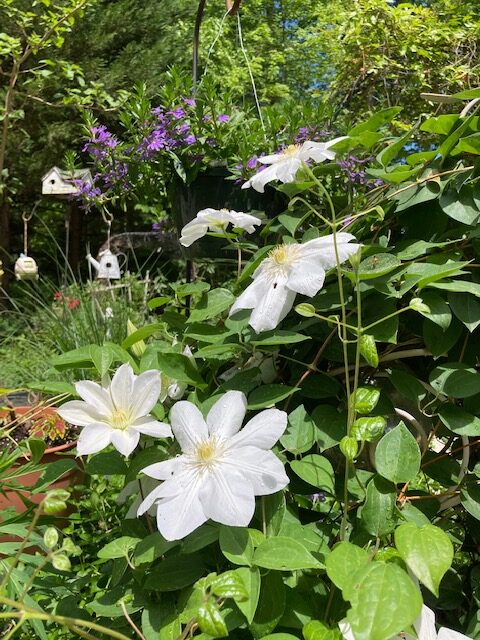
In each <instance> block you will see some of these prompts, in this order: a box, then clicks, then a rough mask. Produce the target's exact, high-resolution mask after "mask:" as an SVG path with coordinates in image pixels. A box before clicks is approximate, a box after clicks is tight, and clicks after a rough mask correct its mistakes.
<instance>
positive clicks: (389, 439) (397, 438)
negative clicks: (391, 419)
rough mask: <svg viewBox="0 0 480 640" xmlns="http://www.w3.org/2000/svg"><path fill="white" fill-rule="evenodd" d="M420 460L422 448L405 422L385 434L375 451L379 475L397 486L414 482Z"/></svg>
mask: <svg viewBox="0 0 480 640" xmlns="http://www.w3.org/2000/svg"><path fill="white" fill-rule="evenodd" d="M420 460H421V453H420V447H419V446H418V443H417V441H416V440H415V438H414V436H413V435H412V434H411V433H410V431H409V430H408V429H407V427H406V426H405V424H404V423H403V422H400V423H399V424H398V425H397V426H396V427H395V428H394V429H392V430H391V431H389V432H388V433H387V434H385V435H384V436H383V438H382V439H381V440H380V442H379V443H378V445H377V448H376V450H375V466H376V468H377V471H378V473H379V474H380V475H381V476H383V477H384V478H386V479H387V480H391V482H394V483H395V484H396V483H398V482H408V481H410V480H413V479H414V478H415V476H416V475H417V473H418V472H419V470H420Z"/></svg>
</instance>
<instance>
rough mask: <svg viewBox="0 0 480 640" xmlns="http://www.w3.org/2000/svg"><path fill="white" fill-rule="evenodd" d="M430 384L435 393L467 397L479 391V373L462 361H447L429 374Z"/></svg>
mask: <svg viewBox="0 0 480 640" xmlns="http://www.w3.org/2000/svg"><path fill="white" fill-rule="evenodd" d="M430 384H431V385H432V387H433V388H434V389H435V391H436V392H437V393H443V394H444V395H446V396H451V397H452V398H468V397H469V396H473V395H476V394H477V393H480V375H479V374H478V373H477V372H476V371H475V369H474V368H473V367H469V366H468V365H466V364H463V363H462V362H447V363H445V364H442V365H440V366H438V367H435V369H434V370H433V371H432V372H431V374H430Z"/></svg>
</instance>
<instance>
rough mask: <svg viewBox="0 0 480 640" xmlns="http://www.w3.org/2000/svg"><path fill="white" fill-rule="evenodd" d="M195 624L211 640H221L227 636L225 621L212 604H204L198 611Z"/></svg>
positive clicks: (216, 607)
mask: <svg viewBox="0 0 480 640" xmlns="http://www.w3.org/2000/svg"><path fill="white" fill-rule="evenodd" d="M197 623H198V626H199V627H200V630H201V631H202V632H203V633H207V634H208V635H209V636H211V637H212V638H223V637H224V636H227V635H228V629H227V625H226V624H225V620H224V619H223V616H222V614H221V612H220V609H219V608H218V606H217V605H216V604H215V603H214V602H211V601H209V602H206V603H205V604H204V605H202V606H201V607H200V608H199V609H198V612H197Z"/></svg>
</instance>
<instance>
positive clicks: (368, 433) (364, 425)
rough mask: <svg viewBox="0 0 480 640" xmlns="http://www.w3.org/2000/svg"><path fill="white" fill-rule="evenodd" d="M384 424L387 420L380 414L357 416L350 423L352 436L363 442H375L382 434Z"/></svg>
mask: <svg viewBox="0 0 480 640" xmlns="http://www.w3.org/2000/svg"><path fill="white" fill-rule="evenodd" d="M386 424H387V422H386V420H385V418H383V417H382V416H373V417H371V418H357V419H356V420H355V422H354V423H353V424H352V430H351V435H352V438H356V439H357V440H360V441H365V442H375V441H376V440H378V439H379V438H380V437H381V436H382V434H383V432H384V430H385V426H386Z"/></svg>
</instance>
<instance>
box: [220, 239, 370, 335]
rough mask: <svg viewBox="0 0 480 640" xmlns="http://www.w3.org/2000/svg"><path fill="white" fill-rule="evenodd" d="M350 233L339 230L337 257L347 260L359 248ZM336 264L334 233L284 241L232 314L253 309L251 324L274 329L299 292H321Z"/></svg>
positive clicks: (257, 327) (255, 327) (254, 279)
mask: <svg viewBox="0 0 480 640" xmlns="http://www.w3.org/2000/svg"><path fill="white" fill-rule="evenodd" d="M354 239H355V238H354V236H352V234H351V233H337V234H336V244H337V252H338V259H339V261H340V263H342V262H344V261H345V260H347V258H349V257H350V256H352V255H353V254H354V253H356V252H357V251H358V248H359V247H360V245H359V244H354V243H350V240H354ZM336 263H337V260H336V255H335V248H334V242H333V235H329V236H324V237H323V238H315V239H314V240H309V242H306V243H305V244H296V243H293V244H282V245H279V246H278V247H275V249H272V250H271V251H270V253H269V254H268V257H267V258H265V260H263V261H262V263H261V264H260V265H259V266H258V267H257V269H256V270H255V272H254V274H253V276H252V278H253V282H252V283H251V284H250V285H249V286H248V287H247V288H246V289H245V291H244V292H243V293H242V294H241V295H240V296H239V298H238V299H237V301H236V302H235V303H234V304H233V306H232V308H231V309H230V315H232V314H233V313H235V312H236V311H238V310H239V309H253V311H252V315H251V316H250V321H249V324H250V325H251V326H252V327H253V328H254V329H255V331H256V332H257V333H260V332H261V331H268V330H270V329H275V327H276V326H277V325H278V324H279V323H280V322H281V321H282V320H283V318H285V316H286V315H287V313H288V312H289V311H290V309H291V308H292V306H293V303H294V300H295V297H296V295H297V293H301V294H303V295H305V296H309V297H312V296H314V295H315V294H316V293H318V292H319V291H320V289H321V288H322V286H323V282H324V280H325V272H326V271H327V270H328V269H331V268H332V267H334V266H335V265H336Z"/></svg>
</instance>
